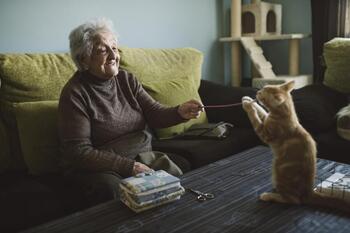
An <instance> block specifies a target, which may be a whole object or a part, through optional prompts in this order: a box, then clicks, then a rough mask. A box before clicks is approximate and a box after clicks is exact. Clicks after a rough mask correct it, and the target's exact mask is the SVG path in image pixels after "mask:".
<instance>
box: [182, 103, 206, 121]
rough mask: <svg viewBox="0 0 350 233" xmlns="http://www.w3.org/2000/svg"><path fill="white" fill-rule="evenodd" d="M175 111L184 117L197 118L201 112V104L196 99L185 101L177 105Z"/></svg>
mask: <svg viewBox="0 0 350 233" xmlns="http://www.w3.org/2000/svg"><path fill="white" fill-rule="evenodd" d="M177 112H178V113H179V114H180V116H181V117H182V118H184V119H187V120H189V119H194V118H198V117H199V116H200V115H201V112H203V107H202V104H201V103H200V102H199V101H197V100H190V101H187V102H185V103H183V104H181V105H180V106H179V108H178V109H177Z"/></svg>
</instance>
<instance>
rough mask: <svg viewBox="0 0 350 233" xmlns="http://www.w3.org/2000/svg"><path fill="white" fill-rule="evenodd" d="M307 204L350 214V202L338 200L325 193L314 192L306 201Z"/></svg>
mask: <svg viewBox="0 0 350 233" xmlns="http://www.w3.org/2000/svg"><path fill="white" fill-rule="evenodd" d="M304 202H305V204H309V205H313V206H318V207H325V208H327V209H336V210H341V211H343V212H345V213H347V214H350V201H347V200H345V199H342V198H336V197H332V196H329V195H326V194H324V193H320V192H316V191H313V192H312V193H311V194H310V195H309V196H308V197H307V198H306V199H305V200H304Z"/></svg>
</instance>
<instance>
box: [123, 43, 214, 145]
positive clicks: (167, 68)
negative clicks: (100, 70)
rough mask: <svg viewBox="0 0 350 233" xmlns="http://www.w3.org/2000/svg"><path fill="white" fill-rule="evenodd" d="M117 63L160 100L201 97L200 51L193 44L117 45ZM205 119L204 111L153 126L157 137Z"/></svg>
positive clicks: (171, 102) (168, 102) (172, 103)
mask: <svg viewBox="0 0 350 233" xmlns="http://www.w3.org/2000/svg"><path fill="white" fill-rule="evenodd" d="M120 54H121V60H120V66H121V68H122V69H125V70H127V71H129V72H131V73H133V74H134V75H135V76H136V78H137V79H138V80H139V81H140V82H141V83H142V85H143V86H144V87H145V89H146V90H147V91H148V92H149V93H150V94H151V96H152V97H153V98H154V99H156V100H158V101H159V102H160V103H162V104H166V105H169V106H176V105H178V104H181V103H183V102H185V101H188V100H190V99H191V98H194V99H197V100H200V97H199V95H198V88H199V85H200V80H201V66H202V62H203V54H202V53H201V52H200V51H198V50H196V49H193V48H178V49H142V48H127V47H122V48H120ZM202 122H207V117H206V114H202V115H201V117H200V118H199V119H196V120H191V121H189V122H187V123H185V124H180V125H177V126H173V127H169V128H166V129H156V130H155V131H156V134H157V137H159V138H168V137H172V136H174V135H177V134H179V133H182V132H184V130H186V129H187V128H188V127H189V126H191V125H192V124H195V123H202Z"/></svg>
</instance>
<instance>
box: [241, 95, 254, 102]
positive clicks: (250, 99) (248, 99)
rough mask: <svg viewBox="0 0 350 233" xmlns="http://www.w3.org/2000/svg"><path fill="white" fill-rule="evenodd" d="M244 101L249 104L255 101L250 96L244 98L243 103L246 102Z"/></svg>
mask: <svg viewBox="0 0 350 233" xmlns="http://www.w3.org/2000/svg"><path fill="white" fill-rule="evenodd" d="M244 101H247V102H252V101H254V100H253V99H252V98H251V97H249V96H243V97H242V102H244Z"/></svg>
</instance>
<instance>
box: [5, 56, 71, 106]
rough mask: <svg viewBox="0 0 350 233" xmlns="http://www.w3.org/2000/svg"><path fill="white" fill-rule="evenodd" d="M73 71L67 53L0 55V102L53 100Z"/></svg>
mask: <svg viewBox="0 0 350 233" xmlns="http://www.w3.org/2000/svg"><path fill="white" fill-rule="evenodd" d="M75 70H76V68H75V65H74V63H73V60H72V59H71V57H70V55H69V54H68V53H57V54H54V53H43V54H26V53H22V54H0V78H1V82H2V86H1V92H0V98H1V99H2V100H6V101H9V102H27V101H39V100H56V99H58V98H59V95H60V93H61V89H62V87H63V86H64V84H65V83H66V82H67V80H68V79H69V78H71V76H72V75H73V73H74V72H75Z"/></svg>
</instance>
